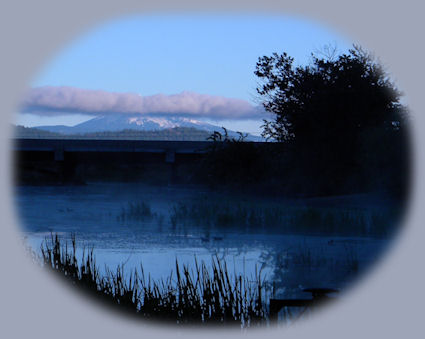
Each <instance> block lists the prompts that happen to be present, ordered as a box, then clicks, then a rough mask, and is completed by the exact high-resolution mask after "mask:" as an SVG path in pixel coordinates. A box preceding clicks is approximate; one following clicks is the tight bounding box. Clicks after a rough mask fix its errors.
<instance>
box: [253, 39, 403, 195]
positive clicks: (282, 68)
mask: <svg viewBox="0 0 425 339" xmlns="http://www.w3.org/2000/svg"><path fill="white" fill-rule="evenodd" d="M255 75H256V76H257V77H258V78H259V79H260V84H259V86H258V88H257V92H258V94H259V95H260V98H261V100H262V102H263V106H264V108H265V110H266V111H267V112H269V113H272V119H269V120H264V125H263V137H265V138H267V139H273V140H275V141H279V142H285V144H286V145H290V146H291V147H292V148H293V149H294V150H295V151H294V153H295V155H294V159H293V161H294V165H296V166H298V167H299V168H300V169H301V170H302V169H304V170H305V171H304V172H303V173H304V174H305V175H306V174H308V175H314V174H317V173H318V172H319V173H321V174H320V176H321V181H322V182H326V180H323V177H324V176H325V177H326V176H327V178H328V180H327V182H326V184H325V186H327V187H326V189H325V190H328V189H329V186H330V185H331V183H330V181H331V180H330V178H332V181H333V182H334V184H336V185H338V184H341V182H342V181H344V185H346V184H347V182H348V180H350V178H352V177H353V176H351V177H350V175H351V174H353V173H354V172H356V177H357V178H360V177H365V176H368V175H370V174H372V172H373V171H376V172H378V171H379V170H382V169H383V168H384V167H385V169H388V170H390V171H391V169H390V168H389V167H391V165H397V164H396V162H399V161H402V162H403V163H404V164H405V163H406V161H407V160H406V158H405V157H406V155H405V154H402V153H403V152H404V153H407V142H406V131H405V130H406V119H405V117H406V113H405V112H406V109H405V108H404V107H403V106H402V105H401V103H400V98H401V95H402V94H401V92H400V91H399V90H398V89H397V88H396V86H395V85H394V83H393V81H392V80H391V78H390V76H389V75H388V73H387V72H386V71H385V69H384V68H383V66H382V65H381V64H380V63H379V62H378V61H377V59H376V58H374V57H373V56H372V55H371V54H370V53H368V52H366V51H364V50H363V49H362V48H360V47H358V46H354V47H353V48H352V49H350V50H349V51H348V53H346V54H342V55H339V56H338V57H336V56H335V55H334V54H333V55H331V56H330V55H328V56H326V55H324V54H322V55H319V54H318V53H316V54H312V61H311V63H310V64H309V65H306V66H295V64H294V59H293V58H292V57H290V56H288V55H287V54H286V53H283V54H281V55H279V54H277V53H274V54H273V55H272V56H263V57H261V58H259V60H258V62H257V65H256V71H255ZM316 179H318V178H317V176H316ZM392 179H394V178H392ZM392 179H391V180H392ZM366 181H367V180H366ZM352 183H353V181H352Z"/></svg>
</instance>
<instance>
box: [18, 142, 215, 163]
mask: <svg viewBox="0 0 425 339" xmlns="http://www.w3.org/2000/svg"><path fill="white" fill-rule="evenodd" d="M211 145H212V143H211V142H210V141H156V140H103V139H15V140H14V143H13V150H14V151H17V152H50V153H51V154H53V155H54V160H55V161H63V160H65V154H67V153H68V154H69V153H87V152H88V153H92V154H94V153H153V154H163V155H164V160H165V162H168V163H173V162H174V161H175V158H176V154H203V153H206V152H207V151H208V148H209V147H210V146H211Z"/></svg>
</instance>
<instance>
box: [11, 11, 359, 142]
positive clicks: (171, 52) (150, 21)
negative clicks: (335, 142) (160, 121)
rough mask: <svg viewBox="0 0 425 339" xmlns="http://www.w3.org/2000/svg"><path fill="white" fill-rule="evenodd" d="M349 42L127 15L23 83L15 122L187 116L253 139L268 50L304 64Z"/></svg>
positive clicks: (190, 18)
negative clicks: (261, 61)
mask: <svg viewBox="0 0 425 339" xmlns="http://www.w3.org/2000/svg"><path fill="white" fill-rule="evenodd" d="M329 44H332V45H335V46H336V47H337V48H338V51H339V52H341V53H342V52H346V51H347V49H348V48H350V47H351V45H352V43H351V42H349V41H347V40H346V39H345V38H344V37H341V36H340V35H338V34H337V32H335V31H333V30H332V29H330V28H329V27H326V26H324V25H322V24H319V23H317V22H313V21H310V20H306V19H302V18H296V17H286V16H271V15H219V14H217V15H212V14H209V15H201V14H191V15H189V14H186V15H182V14H180V15H177V14H176V15H156V16H154V15H140V16H137V15H133V16H127V17H121V18H119V19H118V20H113V21H109V22H105V23H103V24H100V25H98V26H96V27H94V28H93V29H92V30H91V31H89V32H88V33H87V34H85V35H84V36H82V37H78V38H76V39H75V40H73V41H71V42H69V44H68V45H66V47H65V48H64V49H62V50H61V51H59V52H58V53H57V54H56V55H53V56H52V58H51V60H49V61H48V62H47V63H46V65H45V67H44V68H43V69H42V70H40V72H39V73H38V74H37V76H36V77H35V79H34V80H33V82H32V83H31V84H30V89H29V92H28V94H27V95H26V96H25V97H24V98H23V99H22V104H21V107H20V109H19V113H18V115H17V119H16V120H17V121H16V123H18V124H20V125H24V126H27V127H33V126H40V125H57V124H64V125H69V126H72V125H75V124H77V123H80V122H83V121H85V120H88V119H91V118H93V117H95V116H98V115H104V114H116V113H129V114H132V113H141V114H163V115H168V114H169V115H173V116H176V115H177V116H179V115H184V116H190V117H193V118H195V119H198V120H203V121H207V122H210V123H214V124H217V125H220V126H221V125H222V126H225V127H227V128H229V129H232V130H241V131H244V132H250V133H253V134H257V135H258V134H260V132H261V125H262V119H263V118H264V117H265V116H264V114H265V113H264V112H263V111H262V109H261V101H260V100H259V98H258V95H257V94H256V87H257V84H258V79H256V77H255V75H254V71H255V64H256V62H257V60H258V58H259V57H261V56H264V55H271V54H272V53H273V52H277V53H283V52H286V53H288V55H290V56H292V57H294V58H295V63H296V64H301V65H306V64H308V63H309V62H310V60H311V53H312V52H315V51H318V50H320V49H321V48H323V46H325V45H329Z"/></svg>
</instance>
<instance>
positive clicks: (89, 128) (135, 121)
mask: <svg viewBox="0 0 425 339" xmlns="http://www.w3.org/2000/svg"><path fill="white" fill-rule="evenodd" d="M175 127H189V128H195V129H198V130H202V131H207V132H211V133H212V132H214V131H219V132H222V131H223V130H222V128H221V126H215V125H212V124H209V123H206V122H202V121H199V120H195V119H191V118H184V117H156V116H145V115H141V114H132V115H130V114H114V115H112V114H111V115H105V116H98V117H95V118H93V119H90V120H88V121H85V122H82V123H80V124H78V125H75V126H72V127H71V126H64V125H56V126H37V129H41V130H45V131H50V132H55V133H61V134H84V133H93V132H106V131H110V132H115V131H122V130H129V129H130V130H139V131H158V130H164V129H170V128H175ZM228 132H229V136H231V137H233V136H237V133H236V132H234V131H228ZM248 139H249V140H254V139H255V140H256V139H261V138H259V137H256V136H251V135H250V137H249V138H248Z"/></svg>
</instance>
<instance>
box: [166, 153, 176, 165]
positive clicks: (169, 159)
mask: <svg viewBox="0 0 425 339" xmlns="http://www.w3.org/2000/svg"><path fill="white" fill-rule="evenodd" d="M175 161H176V152H175V151H173V150H167V151H165V162H166V163H169V164H173V163H174V162H175Z"/></svg>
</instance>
